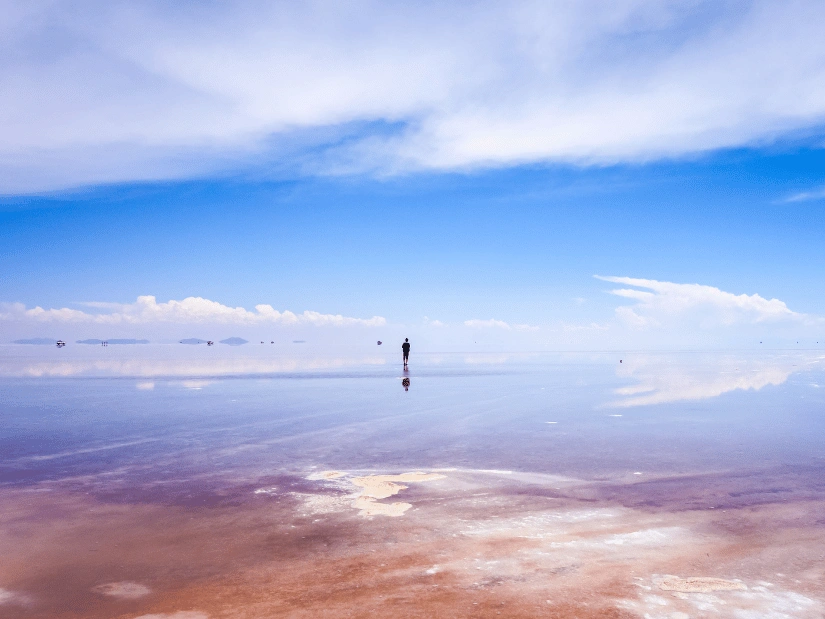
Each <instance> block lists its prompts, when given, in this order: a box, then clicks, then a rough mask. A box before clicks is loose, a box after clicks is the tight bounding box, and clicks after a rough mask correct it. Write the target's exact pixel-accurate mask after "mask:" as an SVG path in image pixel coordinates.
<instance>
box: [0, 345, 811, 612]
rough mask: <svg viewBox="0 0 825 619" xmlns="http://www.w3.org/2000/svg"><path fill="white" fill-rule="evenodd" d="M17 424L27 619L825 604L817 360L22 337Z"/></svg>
mask: <svg viewBox="0 0 825 619" xmlns="http://www.w3.org/2000/svg"><path fill="white" fill-rule="evenodd" d="M0 419H1V420H2V425H0V454H2V460H0V500H1V501H2V504H3V510H2V516H0V555H2V556H3V557H4V559H3V561H2V562H0V611H2V613H3V616H10V617H41V616H42V617H142V616H151V617H164V618H165V617H169V618H175V619H202V618H203V617H269V616H296V617H298V616H307V617H313V616H367V615H373V616H374V615H379V616H385V615H386V616H416V615H420V616H437V615H440V614H441V615H445V616H502V615H504V616H558V617H567V616H579V617H586V616H616V617H624V616H627V617H645V616H649V617H671V618H683V617H686V616H687V617H691V616H697V617H699V616H709V614H712V615H713V616H720V617H725V616H731V617H751V616H752V617H763V616H775V617H785V616H787V617H809V616H810V617H821V616H822V613H823V609H825V606H823V595H822V594H821V591H823V590H825V587H824V586H823V585H825V560H823V556H825V535H823V527H825V519H824V518H823V517H822V514H823V513H825V509H823V508H825V502H823V498H824V497H825V481H824V480H825V475H824V474H825V447H824V446H823V445H825V443H824V442H823V439H825V355H823V353H821V352H818V351H767V352H759V353H742V352H731V353H699V352H692V353H673V354H670V353H657V354H653V353H634V352H622V353H578V354H574V353H554V354H481V353H477V354H474V353H454V354H429V355H428V354H422V353H417V354H416V355H414V356H413V357H412V359H411V362H410V368H409V371H406V372H405V371H404V370H403V369H402V366H401V359H400V355H398V358H395V357H385V356H382V355H379V354H375V355H369V356H362V355H358V354H353V355H350V356H342V357H335V356H328V357H323V356H313V355H312V354H308V355H306V356H284V355H283V354H279V353H277V352H274V351H271V350H263V349H255V348H254V347H242V348H236V349H229V350H227V349H219V348H207V347H205V346H192V347H185V346H153V345H147V346H140V347H131V346H129V347H126V346H124V347H114V346H112V347H107V348H104V347H100V348H90V349H79V347H66V348H65V349H59V350H58V349H56V348H54V349H52V348H50V347H49V348H46V347H36V346H28V347H26V346H4V347H0ZM771 613H773V614H771Z"/></svg>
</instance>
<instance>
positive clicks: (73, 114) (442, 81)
mask: <svg viewBox="0 0 825 619" xmlns="http://www.w3.org/2000/svg"><path fill="white" fill-rule="evenodd" d="M0 6H1V7H2V9H3V10H2V11H0V15H1V16H0V37H2V41H3V49H4V51H5V53H4V55H3V62H2V63H0V109H2V110H3V114H2V115H0V133H2V135H3V140H2V144H0V192H5V193H25V192H31V191H42V190H49V189H59V188H63V187H71V186H82V185H89V184H97V183H107V182H118V181H134V180H147V179H167V178H190V177H195V176H203V175H210V174H216V173H221V172H226V171H236V170H238V169H245V170H249V169H255V168H256V167H258V168H259V167H260V166H261V161H263V162H264V164H263V165H264V166H265V167H266V168H267V171H268V170H270V169H272V168H275V169H278V170H282V169H284V168H287V169H289V170H290V171H291V173H298V174H302V173H321V174H328V173H341V172H365V171H366V172H371V173H379V174H386V173H399V172H407V171H411V170H413V171H414V170H451V169H473V168H479V167H501V166H510V165H518V164H522V163H525V162H564V163H571V164H574V165H592V164H603V163H616V162H624V161H647V160H651V159H656V158H661V157H673V156H680V155H683V154H686V153H697V152H706V151H710V150H714V149H719V148H729V147H740V146H747V145H759V144H763V143H765V142H767V141H771V140H776V139H779V138H781V137H783V136H787V135H795V134H796V132H799V131H800V130H803V131H804V130H815V129H816V128H817V127H818V126H821V123H822V122H823V120H824V119H825V68H824V67H825V38H823V37H822V33H821V24H822V23H823V22H825V4H823V3H821V2H817V1H816V0H797V1H794V2H786V3H778V2H771V1H770V0H722V1H721V2H708V1H701V0H697V1H691V2H673V1H672V0H583V1H580V2H566V1H556V2H534V1H532V0H517V1H513V2H507V3H501V2H484V1H482V2H473V3H442V4H434V3H430V2H417V3H416V2H412V3H386V2H377V1H374V0H359V1H356V2H348V3H318V2H300V3H299V2H278V3H272V2H264V1H263V0H243V1H242V0H234V1H227V2H219V3H214V2H213V3H172V4H170V3H161V2H151V1H142V2H134V1H128V2H127V1H126V0H112V1H111V2H106V3H99V2H93V1H82V0H81V1H79V2H73V3H53V2H47V3H32V2H30V3H21V2H13V1H7V2H2V3H0Z"/></svg>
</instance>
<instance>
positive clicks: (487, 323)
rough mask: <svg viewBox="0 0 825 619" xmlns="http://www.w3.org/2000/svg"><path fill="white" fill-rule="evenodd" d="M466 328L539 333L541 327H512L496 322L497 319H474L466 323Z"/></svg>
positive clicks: (502, 322)
mask: <svg viewBox="0 0 825 619" xmlns="http://www.w3.org/2000/svg"><path fill="white" fill-rule="evenodd" d="M464 326H465V327H470V328H471V329H504V330H505V331H538V330H539V327H535V326H533V325H526V324H516V325H511V324H510V323H509V322H505V321H503V320H496V319H495V318H490V319H489V320H480V319H478V318H473V319H471V320H465V321H464Z"/></svg>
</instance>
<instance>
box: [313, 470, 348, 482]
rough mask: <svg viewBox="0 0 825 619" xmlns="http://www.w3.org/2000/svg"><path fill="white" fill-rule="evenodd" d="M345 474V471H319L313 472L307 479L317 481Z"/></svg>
mask: <svg viewBox="0 0 825 619" xmlns="http://www.w3.org/2000/svg"><path fill="white" fill-rule="evenodd" d="M344 476H346V473H343V472H341V471H321V472H320V473H313V474H312V475H310V476H308V477H307V479H310V480H312V481H318V480H319V479H339V478H341V477H344Z"/></svg>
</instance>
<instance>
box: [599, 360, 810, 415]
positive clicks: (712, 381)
mask: <svg viewBox="0 0 825 619" xmlns="http://www.w3.org/2000/svg"><path fill="white" fill-rule="evenodd" d="M822 361H823V358H822V357H821V355H815V356H810V357H806V356H799V355H796V356H793V357H784V356H777V357H774V358H765V357H761V356H760V357H754V356H740V357H736V356H731V355H724V354H719V355H695V356H687V355H683V356H681V357H678V358H673V357H670V358H669V357H667V356H665V355H644V354H641V355H635V356H632V357H631V358H629V359H628V360H626V361H625V362H623V363H622V364H621V365H620V366H619V369H618V370H617V375H618V376H620V377H622V378H628V379H632V380H634V381H635V384H633V385H628V386H625V387H619V388H617V389H616V390H615V392H616V394H618V395H619V396H622V397H621V398H620V399H618V400H615V401H614V402H612V403H611V406H617V407H627V406H642V405H649V404H662V403H665V402H678V401H680V400H702V399H706V398H714V397H717V396H720V395H722V394H723V393H728V392H730V391H734V390H737V389H741V390H748V389H753V390H754V391H759V390H760V389H762V388H764V387H767V386H768V385H781V384H782V383H784V382H785V381H786V380H788V377H789V376H791V374H793V373H795V372H801V371H803V370H811V369H821V368H822V365H823V364H822Z"/></svg>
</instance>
